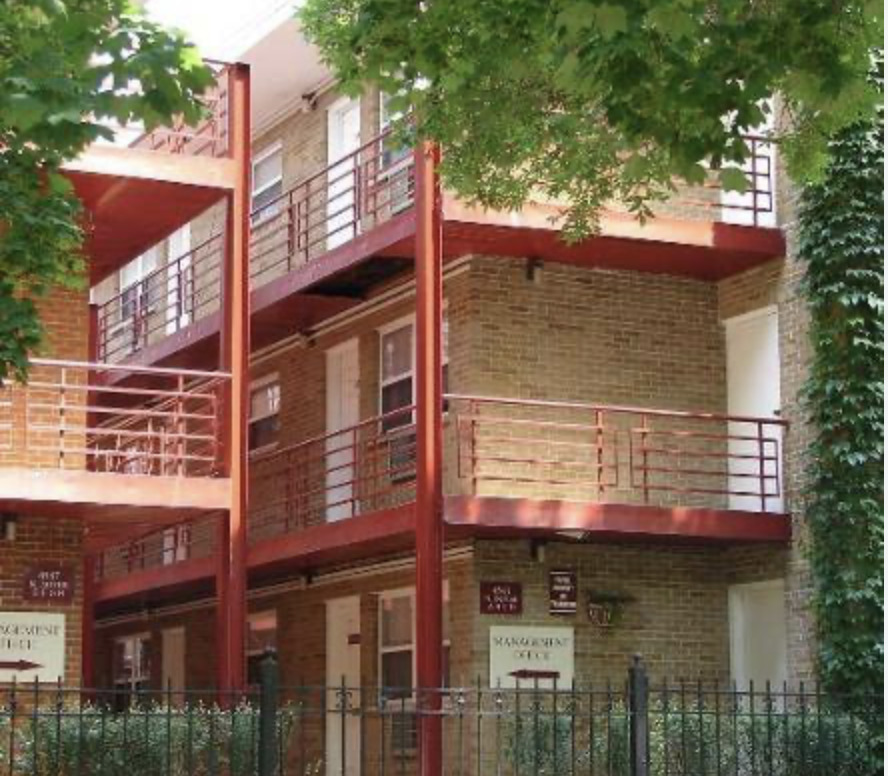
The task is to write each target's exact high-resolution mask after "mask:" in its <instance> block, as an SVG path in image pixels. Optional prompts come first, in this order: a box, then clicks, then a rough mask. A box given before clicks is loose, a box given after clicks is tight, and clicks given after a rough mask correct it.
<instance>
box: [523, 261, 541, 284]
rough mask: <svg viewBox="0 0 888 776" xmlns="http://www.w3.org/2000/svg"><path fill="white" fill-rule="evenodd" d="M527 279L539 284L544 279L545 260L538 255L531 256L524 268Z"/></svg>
mask: <svg viewBox="0 0 888 776" xmlns="http://www.w3.org/2000/svg"><path fill="white" fill-rule="evenodd" d="M524 271H525V273H526V276H527V280H528V282H530V283H534V284H539V283H540V281H541V280H542V279H543V260H542V259H541V258H539V257H538V256H531V257H530V258H529V259H528V260H527V265H526V266H525V268H524Z"/></svg>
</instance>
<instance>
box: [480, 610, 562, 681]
mask: <svg viewBox="0 0 888 776" xmlns="http://www.w3.org/2000/svg"><path fill="white" fill-rule="evenodd" d="M573 678H574V629H573V628H571V627H563V626H562V627H536V626H531V625H528V626H524V625H491V626H490V686H491V687H493V688H496V687H502V688H514V687H518V686H521V687H534V686H537V687H542V688H552V687H553V686H555V684H556V683H557V686H558V687H563V688H569V687H570V685H571V682H573Z"/></svg>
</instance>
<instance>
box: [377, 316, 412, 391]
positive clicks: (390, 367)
mask: <svg viewBox="0 0 888 776" xmlns="http://www.w3.org/2000/svg"><path fill="white" fill-rule="evenodd" d="M412 333H413V326H412V325H411V324H409V323H408V324H407V325H406V326H402V327H401V328H400V329H395V331H390V332H389V333H388V334H384V335H383V337H382V381H383V382H388V381H389V380H393V379H395V378H397V377H402V376H404V375H407V374H410V373H411V372H412V371H413V351H412V348H413V336H412Z"/></svg>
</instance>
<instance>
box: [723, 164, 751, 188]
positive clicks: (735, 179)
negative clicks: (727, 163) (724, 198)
mask: <svg viewBox="0 0 888 776" xmlns="http://www.w3.org/2000/svg"><path fill="white" fill-rule="evenodd" d="M718 177H719V180H720V182H721V187H722V188H723V189H724V190H725V191H736V192H739V193H740V194H745V193H746V191H747V190H748V189H749V178H748V176H747V174H746V173H745V172H744V171H743V170H741V169H739V168H738V167H725V168H724V169H722V170H719V173H718Z"/></svg>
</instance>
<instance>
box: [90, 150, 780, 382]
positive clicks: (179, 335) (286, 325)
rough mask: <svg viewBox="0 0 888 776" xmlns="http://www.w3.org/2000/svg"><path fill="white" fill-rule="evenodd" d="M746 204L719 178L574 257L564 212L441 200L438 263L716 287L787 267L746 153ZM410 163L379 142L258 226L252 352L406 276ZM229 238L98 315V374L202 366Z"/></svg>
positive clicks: (768, 157)
mask: <svg viewBox="0 0 888 776" xmlns="http://www.w3.org/2000/svg"><path fill="white" fill-rule="evenodd" d="M749 145H750V153H751V158H750V161H749V163H748V165H747V167H748V169H747V178H748V180H749V190H748V192H747V193H745V194H743V195H739V194H732V193H726V192H723V191H721V189H720V188H719V186H718V183H717V181H716V180H715V178H713V179H711V180H709V181H707V182H706V184H704V185H703V186H699V187H695V188H690V189H688V188H685V189H681V190H680V191H679V192H678V194H677V195H676V197H674V198H673V199H672V200H670V201H669V202H667V203H664V204H663V205H661V206H659V207H658V208H657V217H656V218H653V219H650V220H649V221H648V222H647V223H645V224H643V225H642V224H640V223H639V222H638V221H637V220H636V219H635V218H634V217H632V216H630V215H629V214H627V213H621V212H617V211H616V210H614V211H608V212H605V213H604V214H603V215H602V219H601V232H600V234H599V235H597V236H595V237H592V238H590V239H588V240H586V241H584V242H582V243H579V244H575V245H568V244H567V243H565V242H564V241H562V239H561V238H560V236H559V234H558V230H557V228H556V226H555V224H556V223H557V220H558V216H559V213H560V212H561V211H560V209H559V208H558V207H556V206H554V205H552V204H546V203H531V204H528V205H527V206H526V207H525V208H524V209H523V210H521V211H520V212H517V213H500V212H493V211H484V210H482V209H480V208H476V207H469V206H467V205H465V204H464V203H461V202H460V201H458V200H457V199H455V198H454V197H452V196H450V195H447V194H446V193H445V196H444V203H443V210H444V255H445V260H453V259H456V258H459V257H461V256H464V255H467V254H472V253H479V254H485V255H499V256H511V257H516V258H537V259H547V260H551V261H556V262H565V263H573V264H578V265H582V266H589V267H603V268H613V269H618V268H622V269H633V270H638V271H644V272H660V273H668V274H676V275H685V276H690V277H697V278H701V279H705V280H718V279H721V278H723V277H726V276H729V275H731V274H734V273H736V272H739V271H742V270H744V269H747V268H748V267H751V266H754V265H756V264H758V263H762V262H764V261H767V260H770V259H772V258H775V257H778V256H781V255H782V254H783V251H784V242H783V237H782V234H781V232H780V231H779V230H778V229H776V228H774V227H775V224H776V219H775V204H774V199H775V185H774V174H773V165H774V159H773V151H772V148H771V145H770V144H769V143H767V142H766V141H764V140H762V139H761V138H755V137H752V138H750V139H749ZM413 164H414V159H413V155H412V153H410V151H409V150H408V149H398V148H394V147H393V146H392V143H391V140H390V139H389V137H388V135H387V134H383V135H380V136H379V137H376V138H374V139H373V140H372V141H370V142H368V143H366V144H365V145H363V146H361V147H360V148H358V149H357V150H356V151H354V152H353V153H351V154H348V155H347V156H345V157H343V158H342V159H340V160H339V161H337V162H335V163H333V164H331V165H329V166H327V167H325V168H323V169H321V170H319V171H318V172H317V173H315V174H313V175H311V176H309V177H308V178H305V179H303V180H301V181H300V182H299V183H297V184H296V185H294V186H292V187H291V188H290V189H289V190H287V191H285V192H284V193H282V194H281V195H280V196H278V197H277V198H276V199H274V200H272V201H271V202H268V203H265V204H263V205H262V206H261V208H259V209H257V210H255V211H254V212H253V214H252V219H251V221H252V224H251V225H252V234H251V243H250V275H251V278H250V281H251V288H252V299H251V310H252V313H251V314H252V346H253V348H254V349H255V348H259V347H263V346H265V345H268V344H270V343H272V342H274V341H275V340H277V339H279V338H281V337H284V336H287V335H288V334H292V333H295V332H297V331H306V330H309V329H310V328H311V327H312V326H313V325H316V324H317V323H319V322H320V321H322V320H324V319H325V318H327V317H329V316H330V315H334V314H337V313H339V312H342V311H343V310H345V309H348V308H349V307H350V306H352V305H354V304H356V303H358V302H359V301H360V300H362V299H363V298H366V296H367V295H368V294H369V293H371V292H372V289H373V288H374V287H376V286H377V285H378V284H379V283H382V282H384V281H386V280H388V279H390V278H392V277H394V276H397V275H399V274H402V273H405V272H409V270H410V269H411V267H412V263H413V250H414V240H413V236H414V231H415V229H414V212H413V187H414V170H413ZM223 240H224V238H223V236H222V235H221V234H216V235H213V236H210V237H209V239H208V240H207V241H205V242H202V243H201V244H200V245H198V246H197V247H194V248H192V249H191V250H190V251H189V252H188V253H186V254H185V255H181V256H176V257H172V258H171V260H170V261H169V262H168V263H167V264H166V265H165V266H162V267H159V268H157V269H156V270H154V271H153V272H152V273H151V274H149V275H147V276H146V277H144V278H143V279H142V280H141V281H140V282H139V283H138V284H136V285H135V286H132V287H130V288H126V289H124V290H123V291H121V292H120V293H118V294H116V295H114V296H112V297H111V298H110V299H108V300H107V301H106V302H105V303H104V304H102V306H101V309H100V311H99V314H98V315H99V353H98V357H99V359H100V360H109V361H123V360H127V361H131V362H136V363H145V364H149V363H165V364H180V365H186V364H187V365H190V366H205V365H206V359H207V354H209V353H211V352H213V349H214V343H215V341H216V338H217V337H218V330H219V309H220V300H221V273H220V269H219V268H220V257H221V255H222V252H223V248H224V245H223Z"/></svg>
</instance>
